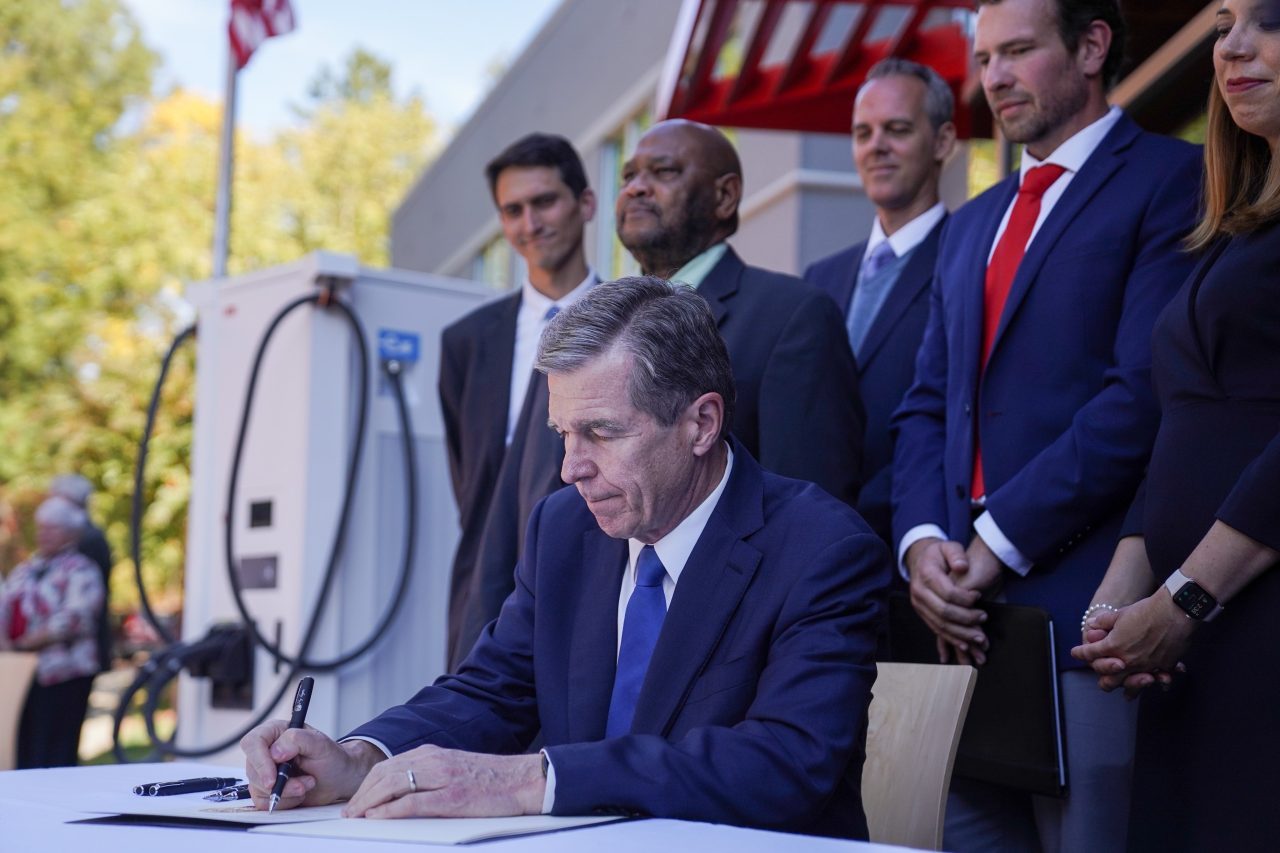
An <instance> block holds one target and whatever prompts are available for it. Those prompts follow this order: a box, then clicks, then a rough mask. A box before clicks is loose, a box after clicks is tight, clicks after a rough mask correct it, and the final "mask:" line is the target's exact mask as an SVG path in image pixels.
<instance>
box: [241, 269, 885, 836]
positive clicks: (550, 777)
mask: <svg viewBox="0 0 1280 853" xmlns="http://www.w3.org/2000/svg"><path fill="white" fill-rule="evenodd" d="M672 341H679V342H680V346H678V347H673V346H671V342H672ZM729 365H730V362H729V355H728V352H727V350H726V347H725V344H724V341H723V339H722V338H721V337H720V335H719V333H718V332H717V330H716V322H715V317H714V314H713V313H712V310H711V308H710V307H709V306H708V305H707V303H706V301H705V300H704V299H703V298H702V297H700V296H699V295H698V294H697V293H696V292H694V291H693V290H691V289H689V288H687V287H684V286H680V285H672V284H670V283H668V282H666V281H664V280H662V279H658V278H654V277H640V278H630V279H621V280H619V281H616V282H608V283H605V284H601V285H598V286H596V287H595V288H593V289H592V290H591V291H590V292H589V293H587V294H586V295H585V296H583V297H582V299H581V300H579V301H578V302H576V303H574V304H573V305H571V306H569V307H567V308H565V309H564V311H562V312H561V313H560V315H559V316H558V317H556V319H554V320H553V321H552V322H551V323H550V325H549V326H548V327H547V331H546V332H545V334H544V335H543V338H542V341H541V343H540V344H539V350H538V360H537V366H538V369H539V370H540V371H544V372H545V373H546V374H547V384H548V387H549V389H550V402H549V413H550V421H551V424H552V425H553V426H554V428H555V431H556V433H558V434H559V435H560V436H561V437H562V438H563V441H564V447H565V456H564V466H563V468H562V476H563V477H564V479H565V481H566V482H569V483H572V484H573V485H574V486H575V487H576V488H573V489H569V488H566V489H562V490H560V491H558V492H556V493H554V494H552V495H550V496H549V497H547V498H546V499H544V500H543V501H541V502H540V503H539V504H538V505H537V507H535V508H534V510H533V513H532V515H531V516H530V519H529V527H528V532H527V534H526V536H525V547H524V551H523V554H522V556H521V559H520V563H519V565H518V567H517V568H516V584H515V591H514V592H513V593H512V594H511V596H510V597H509V598H508V599H507V601H506V603H505V604H504V605H503V607H502V611H501V613H500V614H499V616H498V618H497V620H495V621H494V622H493V623H492V624H490V625H489V626H488V627H486V628H485V630H484V633H483V634H482V635H481V637H480V640H479V641H478V642H477V643H476V646H475V648H474V649H472V651H471V654H470V655H469V656H468V657H467V658H466V660H464V661H463V663H462V665H461V666H460V667H459V668H458V670H457V672H456V673H454V674H452V675H447V676H444V677H443V678H441V679H440V680H439V681H437V682H436V683H435V684H434V685H432V686H430V687H427V688H425V689H423V690H422V691H420V692H419V693H418V694H417V695H416V696H414V697H413V698H412V699H410V700H409V701H408V702H406V703H405V704H403V705H400V706H397V707H395V708H391V709H390V710H388V711H386V712H385V713H383V714H382V715H380V716H379V717H377V718H376V719H374V720H372V721H370V722H369V723H366V724H365V725H363V726H360V727H358V728H357V729H356V730H355V731H354V732H352V733H351V734H350V735H349V736H348V737H347V738H344V739H343V741H342V742H340V743H335V742H334V741H333V740H330V739H329V738H328V737H327V736H326V735H324V734H322V733H320V732H318V731H314V730H309V729H289V728H288V727H287V723H286V722H285V721H283V720H278V721H274V722H271V723H267V724H264V725H263V726H260V727H259V728H258V729H255V730H254V731H253V732H251V733H250V734H249V735H248V736H247V737H246V738H245V739H244V741H243V742H242V745H243V747H244V749H245V753H246V767H247V770H246V773H247V776H248V779H249V783H250V787H251V792H252V793H253V795H254V800H255V802H257V803H258V804H259V805H260V806H265V803H266V797H267V794H268V792H269V791H270V789H271V785H272V783H273V781H274V779H275V762H276V761H283V760H289V761H291V762H292V765H293V767H294V768H295V776H294V777H293V778H292V779H291V780H290V782H289V783H288V785H287V786H286V788H285V792H284V798H283V800H282V801H281V805H282V806H284V807H291V806H296V805H320V804H325V803H330V802H335V801H339V800H349V802H348V803H347V805H346V807H345V809H344V811H345V813H346V814H347V815H348V816H357V817H358V816H363V817H374V818H380V817H426V816H494V815H511V814H522V813H524V814H536V813H539V812H541V813H550V814H558V815H590V814H600V813H606V814H607V813H620V814H638V815H651V816H655V817H668V818H684V819H688V820H699V821H708V822H715V823H729V824H738V825H745V826H757V827H766V828H771V829H780V830H787V831H792V832H806V833H813V834H822V835H831V836H839V837H847V838H866V837H867V827H866V819H865V816H864V814H863V810H862V800H861V793H860V791H861V788H860V785H861V777H862V764H863V758H864V738H865V732H866V726H867V707H868V704H869V702H870V699H871V685H872V682H873V681H874V680H875V663H874V652H875V632H876V628H877V624H878V622H879V621H880V619H881V617H882V615H883V612H884V600H883V597H884V589H885V586H886V584H887V581H888V577H887V575H888V568H887V565H886V562H887V555H886V551H885V547H884V544H883V543H882V542H881V541H880V540H879V538H878V537H877V536H876V535H875V534H874V533H873V532H872V531H871V529H870V528H869V527H867V525H866V524H865V523H864V522H863V521H862V520H861V519H859V518H858V516H857V514H856V513H855V512H854V511H853V510H852V509H851V508H849V507H848V506H847V505H846V504H844V503H843V502H841V501H838V500H836V499H835V498H833V497H831V496H830V495H829V494H827V493H826V492H825V491H824V490H822V489H820V488H819V487H817V486H815V485H813V484H812V483H807V482H804V481H801V480H792V479H788V478H784V477H779V476H777V475H775V474H772V473H769V472H768V471H765V470H764V469H762V468H761V467H760V465H759V464H758V463H757V462H756V461H755V460H754V459H753V458H752V457H751V454H750V453H749V452H748V451H747V450H746V448H745V447H744V446H743V445H742V443H741V442H739V441H738V440H737V439H736V438H734V437H732V436H731V435H730V434H729V433H728V429H727V425H728V424H729V423H730V422H731V418H732V415H733V409H734V403H735V400H734V397H735V391H734V388H735V383H734V377H733V372H732V370H731V369H730V366H729ZM535 741H538V742H540V743H541V744H542V749H541V750H540V751H535V752H532V753H530V752H529V750H530V748H531V747H532V745H533V744H534V743H535Z"/></svg>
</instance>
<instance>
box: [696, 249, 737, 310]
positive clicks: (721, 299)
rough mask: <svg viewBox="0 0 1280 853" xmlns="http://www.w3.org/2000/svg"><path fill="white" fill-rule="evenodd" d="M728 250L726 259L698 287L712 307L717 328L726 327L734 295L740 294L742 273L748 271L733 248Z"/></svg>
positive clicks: (713, 268)
mask: <svg viewBox="0 0 1280 853" xmlns="http://www.w3.org/2000/svg"><path fill="white" fill-rule="evenodd" d="M726 248H727V251H726V252H725V253H724V257H722V258H721V259H720V262H719V263H717V264H716V265H715V266H714V267H712V268H711V272H709V273H707V277H706V278H705V279H703V280H702V284H700V285H698V293H699V294H700V295H701V296H702V298H703V299H705V300H707V304H708V305H710V306H711V313H712V315H713V316H714V317H715V318H716V327H717V328H719V327H722V326H724V321H725V318H726V317H728V316H729V308H730V304H731V302H732V300H733V296H734V294H736V293H737V292H738V282H739V281H741V279H742V273H743V271H744V270H745V269H746V265H745V264H744V263H742V259H741V258H739V257H738V254H737V253H736V252H734V251H733V247H732V246H728V247H726Z"/></svg>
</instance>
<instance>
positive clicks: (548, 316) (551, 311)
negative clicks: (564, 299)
mask: <svg viewBox="0 0 1280 853" xmlns="http://www.w3.org/2000/svg"><path fill="white" fill-rule="evenodd" d="M559 313H560V306H559V305H552V306H551V307H550V308H548V309H547V313H545V314H543V315H542V322H544V323H545V322H547V321H548V320H550V319H551V318H552V317H554V316H556V315H557V314H559Z"/></svg>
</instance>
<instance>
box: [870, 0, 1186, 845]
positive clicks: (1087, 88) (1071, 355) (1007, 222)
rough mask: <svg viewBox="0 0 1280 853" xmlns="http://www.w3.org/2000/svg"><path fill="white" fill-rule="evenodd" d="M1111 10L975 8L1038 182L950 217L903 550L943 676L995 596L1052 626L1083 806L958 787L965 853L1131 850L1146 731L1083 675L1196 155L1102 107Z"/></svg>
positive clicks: (1007, 2) (1153, 411)
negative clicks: (1134, 777)
mask: <svg viewBox="0 0 1280 853" xmlns="http://www.w3.org/2000/svg"><path fill="white" fill-rule="evenodd" d="M1123 28H1124V22H1123V19H1122V18H1121V16H1120V10H1119V6H1118V4H1117V3H1116V0H980V2H979V4H978V18H977V24H976V31H975V37H974V52H975V57H976V59H977V62H978V67H979V69H980V73H981V80H982V86H983V89H984V91H985V94H986V97H987V101H988V103H989V104H990V105H991V110H992V113H993V114H994V116H995V119H996V121H997V122H998V123H999V126H1000V129H1001V131H1002V133H1003V134H1004V136H1005V138H1007V139H1009V140H1011V141H1014V142H1019V143H1023V144H1024V145H1025V146H1026V148H1025V151H1024V153H1023V155H1022V169H1021V171H1020V172H1019V173H1018V174H1017V175H1014V176H1011V177H1010V178H1008V179H1007V180H1005V181H1002V182H1001V183H999V184H997V185H996V186H995V187H993V188H992V189H990V190H988V191H987V192H985V193H983V194H982V195H980V196H978V197H977V198H976V199H974V200H973V201H971V202H969V203H968V204H966V205H964V206H963V207H961V208H960V209H958V210H957V211H956V212H955V213H953V214H952V216H951V219H950V220H949V222H948V223H947V228H946V233H945V234H944V235H943V238H942V244H941V246H940V247H939V250H938V264H937V269H936V274H935V278H934V284H933V287H932V296H931V298H932V306H931V312H930V315H929V324H928V327H927V329H926V331H925V336H924V343H923V345H922V347H921V350H920V357H919V360H918V363H917V370H916V382H915V384H914V385H913V386H912V388H911V390H910V391H908V393H907V396H906V399H905V400H904V401H903V405H902V408H901V409H899V411H898V413H897V415H896V416H895V418H894V424H895V428H896V429H897V444H896V447H895V457H894V487H893V502H894V533H895V536H896V537H897V538H898V541H899V546H898V548H899V551H898V553H899V557H900V558H902V560H903V563H904V565H905V567H906V570H907V572H908V573H909V577H910V584H911V596H912V603H913V604H914V606H915V609H916V611H917V612H918V613H919V614H920V616H921V617H922V618H923V619H924V621H925V622H926V623H927V624H928V625H929V626H930V628H932V629H933V631H934V633H935V634H936V635H937V638H938V647H939V652H940V655H941V656H942V657H943V658H946V657H948V655H949V653H950V652H954V653H956V654H957V655H958V656H959V658H960V659H961V660H962V661H969V660H973V661H974V662H976V663H978V664H981V663H982V662H983V661H984V660H985V657H986V652H987V650H988V639H987V636H986V634H985V633H984V631H983V629H982V624H981V621H982V617H983V614H982V611H981V610H980V609H978V608H976V607H975V606H974V605H975V604H976V603H977V601H978V599H979V597H980V596H988V597H990V596H993V595H996V594H1002V595H1003V597H1004V598H1005V599H1007V600H1008V601H1010V602H1012V603H1017V604H1028V605H1034V606H1037V607H1042V608H1044V609H1046V610H1048V611H1049V613H1050V615H1051V616H1052V617H1053V620H1054V623H1055V626H1054V627H1055V630H1054V639H1055V641H1056V652H1057V658H1058V667H1059V670H1060V680H1059V686H1060V693H1061V699H1062V707H1063V715H1064V717H1065V725H1066V730H1065V732H1064V735H1065V740H1066V749H1067V755H1066V760H1067V777H1068V785H1069V792H1070V793H1069V796H1067V797H1066V799H1064V800H1050V799H1047V798H1035V799H1033V798H1032V797H1031V796H1030V795H1028V794H1019V793H1018V792H1016V791H1012V790H1010V789H1003V788H996V787H995V786H991V785H982V784H979V783H976V782H973V781H971V780H961V779H956V780H953V784H952V790H951V799H950V801H949V804H948V807H947V827H946V834H945V835H944V839H943V845H944V846H945V847H946V848H947V849H949V850H957V851H965V850H973V849H995V848H999V849H1007V850H1022V849H1041V848H1043V849H1047V850H1057V849H1065V850H1091V851H1102V850H1122V849H1123V848H1124V839H1125V831H1126V824H1127V808H1128V799H1129V798H1128V786H1129V770H1130V761H1131V756H1132V744H1133V721H1134V717H1133V714H1132V710H1133V709H1132V708H1131V707H1127V706H1126V705H1125V703H1124V701H1123V700H1122V699H1120V698H1119V697H1118V696H1107V695H1102V694H1100V693H1099V691H1098V689H1097V687H1096V685H1095V684H1094V679H1093V677H1092V674H1091V673H1090V672H1089V671H1088V670H1085V669H1080V668H1079V664H1078V662H1076V661H1074V660H1072V658H1071V657H1070V655H1069V651H1070V648H1071V647H1072V646H1073V645H1075V644H1076V643H1077V642H1078V640H1077V638H1078V636H1079V635H1078V634H1077V633H1076V626H1077V625H1079V624H1080V621H1081V617H1082V615H1083V613H1084V610H1085V607H1086V605H1087V604H1088V603H1089V600H1090V597H1091V596H1092V594H1093V591H1094V590H1095V589H1097V586H1098V582H1099V580H1100V578H1101V577H1102V574H1103V572H1104V571H1105V570H1106V566H1107V561H1108V559H1109V558H1110V556H1111V552H1112V549H1113V548H1114V546H1115V542H1116V539H1117V537H1118V534H1119V532H1120V527H1121V522H1122V520H1123V517H1124V514H1125V510H1126V508H1127V507H1128V505H1129V503H1130V501H1131V499H1132V498H1133V495H1134V492H1135V490H1136V489H1137V486H1138V483H1139V481H1140V480H1141V478H1142V475H1143V471H1144V468H1145V466H1146V463H1147V459H1148V456H1149V454H1150V452H1151V447H1152V442H1153V440H1154V437H1155V431H1156V424H1157V420H1158V411H1157V406H1156V402H1155V399H1154V397H1153V394H1152V389H1151V375H1150V367H1151V348H1150V340H1151V330H1152V326H1153V324H1154V322H1155V318H1156V316H1157V314H1158V313H1159V312H1160V310H1161V309H1162V308H1163V307H1164V305H1165V304H1166V303H1167V302H1168V301H1169V299H1170V298H1171V297H1172V296H1173V294H1174V292H1175V291H1176V290H1177V289H1178V287H1179V285H1180V283H1181V282H1182V281H1183V280H1184V279H1185V278H1186V276H1187V273H1188V271H1189V269H1190V266H1191V261H1192V258H1191V256H1190V255H1189V254H1187V253H1186V252H1184V251H1183V250H1182V245H1181V241H1182V239H1183V237H1185V236H1186V234H1187V233H1188V231H1189V230H1190V229H1191V226H1192V225H1193V223H1194V222H1195V218H1196V196H1197V190H1198V188H1199V185H1200V158H1199V152H1198V151H1197V150H1196V148H1195V147H1194V146H1191V145H1187V144H1186V143H1183V142H1178V141H1176V140H1172V139H1167V138H1164V137H1159V136H1155V135H1152V134H1149V133H1144V132H1143V131H1142V130H1140V129H1139V128H1138V126H1137V125H1136V124H1134V122H1133V121H1132V120H1131V119H1130V118H1129V117H1128V116H1126V115H1125V114H1124V113H1122V112H1121V111H1120V110H1119V109H1116V108H1109V107H1108V104H1107V95H1106V93H1107V88H1108V87H1109V86H1110V84H1111V83H1112V82H1113V81H1114V80H1115V77H1116V74H1117V71H1118V68H1119V65H1120V62H1121V59H1122V41H1123Z"/></svg>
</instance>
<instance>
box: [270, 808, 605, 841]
mask: <svg viewBox="0 0 1280 853" xmlns="http://www.w3.org/2000/svg"><path fill="white" fill-rule="evenodd" d="M617 820H626V818H622V817H612V816H605V817H555V816H553V815H524V816H520V817H488V818H485V817H454V818H398V819H395V820H367V819H364V818H343V819H341V820H327V821H324V822H323V823H297V824H290V825H288V826H257V827H254V828H253V829H252V830H251V831H252V832H254V833H255V834H257V833H264V834H268V835H297V836H306V837H311V838H349V839H355V840H360V841H399V842H402V843H403V842H408V843H417V844H468V843H470V842H473V841H485V840H488V839H494V838H505V837H508V836H513V835H530V834H533V833H538V832H557V831H559V830H562V829H576V828H577V827H581V826H591V825H593V824H599V823H608V822H610V821H617Z"/></svg>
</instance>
